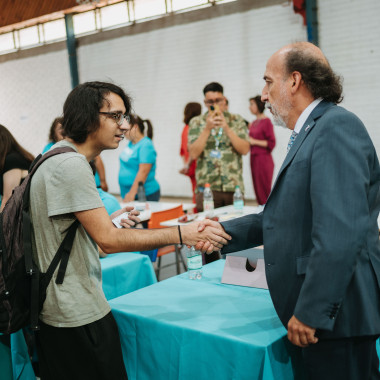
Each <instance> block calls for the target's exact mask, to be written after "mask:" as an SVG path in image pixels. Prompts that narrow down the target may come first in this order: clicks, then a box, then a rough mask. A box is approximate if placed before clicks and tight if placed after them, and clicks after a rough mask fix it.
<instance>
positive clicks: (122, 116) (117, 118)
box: [99, 111, 131, 127]
mask: <svg viewBox="0 0 380 380" xmlns="http://www.w3.org/2000/svg"><path fill="white" fill-rule="evenodd" d="M99 113H100V114H102V115H106V116H108V117H110V118H112V119H114V120H115V121H116V123H117V125H118V126H119V127H121V126H122V124H123V121H124V120H125V121H126V122H127V123H129V122H130V121H131V117H130V115H128V114H122V113H121V112H100V111H99Z"/></svg>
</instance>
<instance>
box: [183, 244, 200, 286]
mask: <svg viewBox="0 0 380 380" xmlns="http://www.w3.org/2000/svg"><path fill="white" fill-rule="evenodd" d="M186 255H187V271H188V273H189V279H190V280H199V279H201V278H202V253H201V252H200V251H197V250H196V249H195V248H194V247H191V248H188V249H187V252H186Z"/></svg>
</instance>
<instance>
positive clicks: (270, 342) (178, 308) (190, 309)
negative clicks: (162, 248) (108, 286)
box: [110, 260, 302, 380]
mask: <svg viewBox="0 0 380 380" xmlns="http://www.w3.org/2000/svg"><path fill="white" fill-rule="evenodd" d="M223 266H224V260H219V261H217V262H214V263H211V264H209V265H206V266H205V267H204V268H203V278H202V280H200V281H194V280H189V279H188V278H187V273H184V274H182V275H179V276H176V277H173V278H170V279H168V280H166V281H162V282H159V283H157V284H155V285H153V286H150V287H148V288H145V289H140V290H138V291H136V292H134V293H131V294H127V295H125V296H122V297H119V298H116V299H113V300H112V301H110V305H111V307H112V312H113V314H114V316H115V318H116V321H117V323H118V326H119V331H120V335H121V340H122V348H123V355H124V361H125V364H126V368H127V372H128V378H129V379H130V380H135V379H138V380H151V379H154V380H160V379H162V380H187V379H188V380H194V379H197V380H202V379H204V380H214V379H218V380H231V379H236V380H244V379H247V380H248V379H249V380H253V379H276V380H281V379H289V380H290V379H293V378H294V376H295V374H296V373H297V374H299V373H301V372H302V366H301V365H300V360H299V358H298V357H297V355H293V359H291V356H290V352H292V353H295V352H296V350H295V349H294V347H293V346H291V345H290V343H289V342H288V340H287V338H286V330H285V328H284V327H283V326H282V324H281V322H280V320H279V319H278V317H277V314H276V312H275V310H274V307H273V304H272V301H271V299H270V296H269V292H268V291H267V290H262V289H254V288H247V287H241V286H233V285H224V284H221V283H220V281H221V276H222V271H223Z"/></svg>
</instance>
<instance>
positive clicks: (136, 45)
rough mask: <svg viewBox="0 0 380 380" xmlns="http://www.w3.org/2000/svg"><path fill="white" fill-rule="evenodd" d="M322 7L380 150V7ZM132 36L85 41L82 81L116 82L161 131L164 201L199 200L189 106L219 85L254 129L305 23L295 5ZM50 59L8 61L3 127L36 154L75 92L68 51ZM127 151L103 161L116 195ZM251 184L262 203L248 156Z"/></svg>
mask: <svg viewBox="0 0 380 380" xmlns="http://www.w3.org/2000/svg"><path fill="white" fill-rule="evenodd" d="M245 3H247V2H246V1H245ZM261 3H264V2H261ZM267 3H271V2H270V1H268V2H267ZM277 3H278V2H277ZM234 4H235V5H234ZM272 4H273V2H272ZM318 4H319V26H320V29H319V33H320V46H321V48H322V50H323V51H324V52H325V54H326V56H327V57H328V59H329V60H330V63H331V64H332V67H333V68H334V69H335V70H336V71H337V72H338V73H340V74H342V75H343V76H344V78H345V81H344V93H345V101H344V106H345V107H347V108H348V109H350V110H352V111H354V112H356V113H357V114H358V115H359V116H360V117H361V118H362V119H363V121H364V122H365V123H366V125H367V128H368V130H369V132H370V134H371V136H372V138H373V140H374V143H375V146H379V145H380V132H378V130H377V128H376V127H377V121H378V120H380V109H379V107H378V106H377V99H379V98H380V83H379V81H380V79H379V74H378V68H379V64H378V63H379V61H380V60H379V58H380V56H379V55H380V50H379V46H380V26H379V23H378V21H377V15H378V14H380V12H379V11H380V2H378V0H366V1H361V0H350V1H348V0H335V1H334V2H331V1H329V0H320V1H319V3H318ZM232 6H237V7H238V6H239V1H237V2H236V3H230V4H229V7H232ZM218 7H221V6H218ZM216 8H217V7H216ZM220 9H221V8H220ZM146 24H148V23H146ZM139 27H140V28H141V27H142V25H140V26H139ZM125 30H126V35H121V36H117V37H115V38H111V39H109V38H106V39H103V40H102V39H100V40H99V41H95V42H93V43H89V42H88V41H89V38H88V37H86V38H84V39H79V48H78V64H79V71H80V79H81V82H84V81H88V80H111V81H113V82H114V83H116V84H119V85H121V86H122V87H123V88H124V89H125V90H126V91H127V92H128V93H129V94H130V95H131V96H132V97H133V100H134V101H133V104H134V109H135V111H136V112H137V113H138V114H140V115H141V116H142V117H144V118H149V119H150V120H151V121H152V123H153V127H154V133H155V136H154V140H153V141H154V144H155V147H156V149H157V152H158V161H157V178H158V180H159V182H160V184H161V189H162V194H164V195H176V196H184V195H185V196H190V194H191V191H190V182H189V180H188V178H187V177H184V176H182V175H180V174H178V170H179V169H180V168H181V159H180V157H179V145H180V134H181V130H182V127H183V123H182V119H183V108H184V106H185V104H186V103H187V102H189V101H198V102H201V103H203V94H202V88H203V87H204V85H205V84H207V83H209V82H211V81H219V82H221V83H222V84H223V85H224V88H225V95H226V96H227V97H228V99H229V101H230V110H231V112H236V113H240V114H241V115H242V116H243V117H245V118H246V119H247V120H249V121H251V120H252V115H250V114H249V111H248V98H249V97H250V96H254V95H256V94H258V93H260V92H261V88H262V86H263V80H262V76H263V73H264V70H265V63H266V61H267V59H268V58H269V56H270V55H271V54H272V53H273V52H274V51H275V50H277V49H278V48H280V47H281V46H282V45H284V44H287V43H290V42H293V41H296V40H306V39H307V36H306V28H305V27H304V26H303V25H302V18H301V16H299V15H296V14H294V12H293V10H292V7H291V6H290V5H288V4H287V3H284V4H280V5H271V6H263V7H258V8H257V9H250V10H248V11H241V12H237V13H231V14H225V15H223V14H222V13H221V15H220V16H219V17H214V18H210V19H203V20H200V21H194V22H191V23H183V24H180V25H174V26H170V25H169V26H167V27H161V28H158V29H155V30H149V28H147V31H146V32H144V33H129V32H128V29H127V28H125ZM50 50H51V49H50ZM40 51H41V54H37V55H36V54H34V55H33V54H31V56H30V57H26V58H18V59H12V60H8V61H5V62H1V60H0V62H1V63H0V79H1V86H0V123H2V124H4V125H6V126H7V127H8V128H9V129H10V130H11V131H12V133H14V135H15V136H16V138H17V139H18V140H19V141H20V142H21V143H22V144H23V145H24V146H25V147H26V148H27V149H30V150H31V151H32V152H33V153H35V154H36V153H38V152H39V151H40V150H41V149H42V147H43V145H44V144H45V142H46V139H47V132H48V129H49V126H50V123H51V121H52V119H53V118H54V117H56V116H57V115H59V114H60V113H61V110H62V104H63V102H64V100H65V98H66V96H67V93H68V92H69V90H70V75H69V70H68V58H67V53H66V51H65V49H64V46H63V47H62V48H61V49H56V51H49V49H48V50H47V52H44V50H43V49H40ZM275 133H276V137H277V146H276V148H275V150H274V152H273V155H274V160H275V170H276V171H277V170H278V169H279V167H280V166H281V163H282V160H283V158H284V156H285V149H286V144H287V139H288V137H289V132H288V131H286V130H285V129H282V128H278V127H277V128H276V129H275ZM124 145H125V142H124V143H122V146H121V148H122V147H123V146H124ZM121 148H119V150H120V149H121ZM118 153H119V152H118V151H107V152H104V153H103V154H102V157H103V160H104V162H105V165H106V172H107V180H108V182H109V185H110V190H111V192H115V193H117V192H118V184H117V173H118V167H119V163H118ZM244 177H245V186H246V196H247V197H248V198H254V194H253V189H252V183H251V176H250V171H249V164H248V156H246V157H245V159H244Z"/></svg>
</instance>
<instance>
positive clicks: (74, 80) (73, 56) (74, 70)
mask: <svg viewBox="0 0 380 380" xmlns="http://www.w3.org/2000/svg"><path fill="white" fill-rule="evenodd" d="M65 24H66V46H67V52H68V53H69V65H70V77H71V87H72V88H74V87H76V86H77V85H78V84H79V73H78V62H77V49H76V48H77V47H76V40H75V33H74V24H73V15H72V14H67V15H65Z"/></svg>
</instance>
